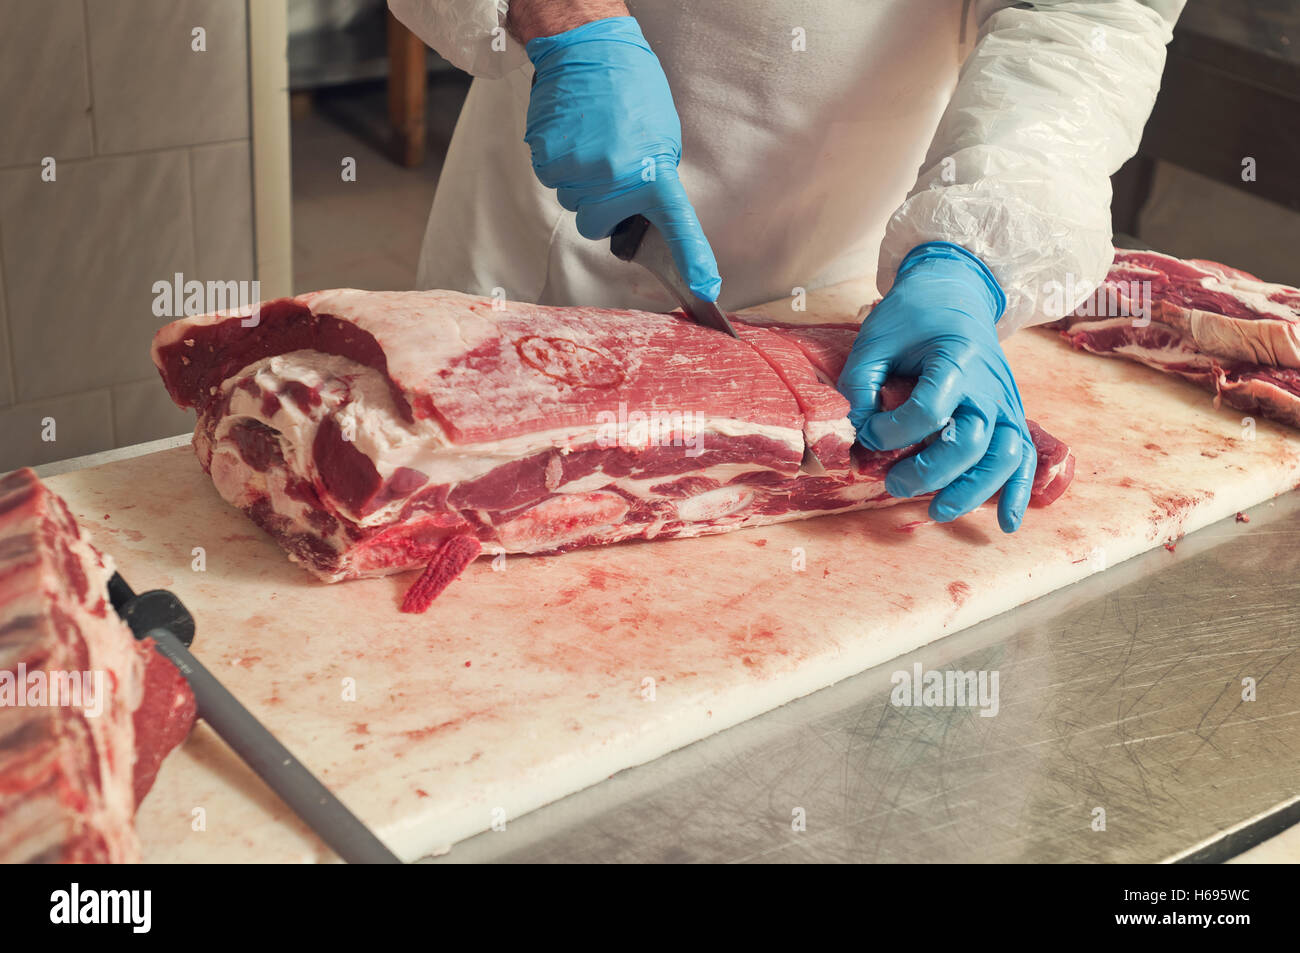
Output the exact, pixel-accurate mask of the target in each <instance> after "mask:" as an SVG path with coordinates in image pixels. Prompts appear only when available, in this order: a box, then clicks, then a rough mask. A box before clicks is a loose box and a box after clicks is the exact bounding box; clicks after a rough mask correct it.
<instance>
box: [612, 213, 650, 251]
mask: <svg viewBox="0 0 1300 953" xmlns="http://www.w3.org/2000/svg"><path fill="white" fill-rule="evenodd" d="M649 227H650V219H648V218H646V217H645V216H644V215H633V216H630V217H629V218H625V219H623V221H621V222H619V223H618V224H617V225H615V226H614V231H612V232H610V234H609V250H610V251H611V252H612V253H613V255H614V257H615V258H619V259H621V260H623V261H631V260H632V258H633V257H634V256H635V255H636V251H637V249H638V248H640V247H641V239H643V238H645V233H646V229H648V228H649Z"/></svg>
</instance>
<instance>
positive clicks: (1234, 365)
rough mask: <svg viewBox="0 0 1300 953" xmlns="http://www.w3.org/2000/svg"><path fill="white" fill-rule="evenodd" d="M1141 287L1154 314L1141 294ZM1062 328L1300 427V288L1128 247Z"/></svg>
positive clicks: (1081, 340) (1083, 346) (1093, 345)
mask: <svg viewBox="0 0 1300 953" xmlns="http://www.w3.org/2000/svg"><path fill="white" fill-rule="evenodd" d="M1139 293H1141V294H1142V295H1143V297H1144V298H1145V299H1146V301H1147V302H1148V303H1149V312H1150V313H1149V314H1148V313H1145V312H1146V308H1145V307H1139V306H1137V305H1136V304H1135V302H1134V298H1135V297H1136V296H1137V295H1138V294H1139ZM1095 302H1106V306H1105V307H1097V306H1096V304H1095ZM1052 327H1055V328H1057V329H1059V330H1060V332H1061V334H1062V336H1063V337H1064V338H1065V339H1066V340H1067V341H1069V342H1070V344H1071V345H1072V346H1074V347H1075V348H1078V349H1079V350H1085V351H1089V352H1091V353H1093V354H1100V355H1105V356H1113V357H1122V358H1126V359H1127V360H1130V361H1136V362H1138V363H1141V364H1145V365H1147V366H1148V367H1152V368H1154V369H1156V370H1159V371H1163V372H1164V373H1166V374H1173V375H1176V376H1179V377H1182V378H1184V379H1186V380H1189V381H1191V382H1193V383H1195V384H1197V385H1198V386H1200V387H1202V388H1204V389H1205V390H1208V391H1211V392H1213V393H1214V395H1215V403H1216V405H1217V404H1218V403H1219V402H1223V403H1226V404H1227V405H1228V406H1230V407H1233V408H1235V409H1237V410H1240V411H1243V412H1245V413H1250V414H1255V413H1258V414H1262V415H1264V416H1265V417H1269V418H1272V419H1274V420H1278V421H1281V422H1282V423H1286V424H1290V425H1291V426H1293V427H1300V290H1297V289H1295V288H1291V287H1288V286H1286V285H1278V284H1270V283H1268V282H1263V281H1260V280H1259V279H1258V278H1256V277H1255V276H1253V275H1251V274H1249V273H1248V272H1244V271H1241V270H1240V269H1236V268H1230V267H1228V266H1227V265H1220V264H1218V263H1216V262H1208V261H1201V260H1192V261H1181V260H1179V259H1177V258H1171V257H1170V256H1168V255H1160V254H1157V253H1155V252H1138V251H1126V250H1122V249H1119V250H1117V251H1116V253H1115V261H1114V264H1113V265H1112V266H1111V269H1110V272H1109V273H1108V274H1107V276H1106V280H1105V282H1104V283H1103V285H1102V288H1101V290H1100V292H1099V293H1098V294H1097V295H1095V296H1094V297H1093V298H1090V299H1088V300H1087V301H1085V306H1084V307H1081V308H1079V309H1077V310H1076V311H1075V313H1074V314H1072V315H1070V316H1069V317H1067V318H1065V319H1064V320H1062V321H1058V322H1056V323H1055V324H1053V325H1052Z"/></svg>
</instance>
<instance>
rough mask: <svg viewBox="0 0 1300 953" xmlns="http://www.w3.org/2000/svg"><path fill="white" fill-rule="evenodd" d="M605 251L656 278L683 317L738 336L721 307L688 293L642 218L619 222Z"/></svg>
mask: <svg viewBox="0 0 1300 953" xmlns="http://www.w3.org/2000/svg"><path fill="white" fill-rule="evenodd" d="M609 250H610V251H611V252H613V253H614V257H615V258H618V259H621V260H622V261H630V262H635V263H636V264H638V265H640V266H641V267H642V268H644V269H645V270H646V271H648V272H650V274H652V275H654V276H655V277H656V278H658V279H659V283H660V284H662V285H663V286H664V287H665V288H667V289H668V292H669V294H671V295H672V296H673V298H675V299H676V301H677V303H678V304H679V305H681V308H682V311H684V312H685V313H686V316H687V317H688V318H690V319H691V320H692V321H694V322H695V323H696V324H702V325H704V326H705V327H706V328H713V329H714V330H716V331H721V332H722V333H723V334H730V335H731V336H732V337H733V338H735V337H740V335H738V334H737V333H736V329H735V328H733V327H732V326H731V322H730V321H728V320H727V316H726V315H725V314H723V313H722V309H721V308H719V307H718V306H717V305H716V304H715V303H714V302H712V301H705V300H704V299H703V298H700V297H698V296H697V295H696V294H695V292H694V291H692V290H691V286H690V285H688V284H687V283H686V281H685V279H683V278H682V275H681V272H679V271H678V270H677V263H676V262H674V261H673V253H672V251H671V250H670V249H669V248H668V243H667V242H666V241H664V237H663V235H661V234H660V233H659V229H657V228H655V227H654V226H653V225H651V224H650V220H649V219H648V218H646V217H645V216H644V215H633V216H632V217H631V218H625V219H623V221H621V222H619V223H618V226H617V227H616V228H615V229H614V232H613V234H611V235H610V236H609Z"/></svg>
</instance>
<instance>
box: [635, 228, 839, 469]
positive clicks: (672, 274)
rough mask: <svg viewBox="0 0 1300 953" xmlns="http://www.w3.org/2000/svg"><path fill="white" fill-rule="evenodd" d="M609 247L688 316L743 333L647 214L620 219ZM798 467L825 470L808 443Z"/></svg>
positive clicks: (696, 321)
mask: <svg viewBox="0 0 1300 953" xmlns="http://www.w3.org/2000/svg"><path fill="white" fill-rule="evenodd" d="M609 250H610V251H611V252H613V253H614V257H615V258H618V259H620V260H621V261H630V262H635V263H636V264H638V265H640V266H641V267H642V268H644V269H645V270H646V271H648V272H650V274H652V275H654V276H655V277H656V278H658V279H659V283H660V284H662V285H663V286H664V287H665V288H667V289H668V293H669V294H671V295H672V296H673V297H674V298H676V299H677V303H678V304H679V305H681V308H682V311H683V312H685V314H686V316H687V317H688V318H690V319H691V320H692V321H694V322H695V323H696V324H702V325H703V326H704V327H706V328H713V329H714V330H716V331H721V332H722V333H723V334H730V335H731V336H732V337H733V338H739V337H740V335H739V334H737V333H736V329H735V328H733V327H732V326H731V322H730V321H728V320H727V316H726V315H725V314H723V313H722V309H721V308H719V307H718V306H717V304H715V303H714V302H712V301H705V300H704V299H703V298H701V297H698V296H697V295H696V294H695V292H694V291H692V290H691V287H690V285H688V284H687V283H686V281H685V279H683V278H682V274H681V272H680V271H678V270H677V263H676V262H675V261H673V253H672V251H671V249H669V247H668V243H667V242H666V241H664V237H663V235H661V234H660V233H659V229H657V228H655V227H654V225H652V224H651V222H650V220H649V219H648V218H646V217H645V216H644V215H633V216H632V217H631V218H625V219H623V221H621V222H619V223H618V226H617V227H616V228H615V229H614V231H613V233H612V234H611V235H610V236H609ZM799 469H800V470H802V471H803V472H804V473H807V474H809V475H810V476H821V475H823V474H824V473H825V472H826V468H825V467H824V466H822V463H821V461H820V460H818V459H817V456H816V454H814V453H813V452H812V448H811V447H807V446H805V447H804V451H803V462H802V463H800V464H799Z"/></svg>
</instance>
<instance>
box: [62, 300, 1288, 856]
mask: <svg viewBox="0 0 1300 953" xmlns="http://www.w3.org/2000/svg"><path fill="white" fill-rule="evenodd" d="M873 297H874V289H873V288H872V286H871V284H870V283H869V282H852V283H846V284H845V285H840V286H837V287H835V288H833V289H828V290H827V292H824V293H820V294H815V295H812V296H810V301H809V311H808V312H807V313H806V314H803V315H797V316H791V317H792V318H799V319H806V320H808V321H810V322H817V321H834V320H843V319H845V318H848V317H850V316H852V315H853V314H854V313H855V312H856V310H857V308H858V306H859V305H860V304H861V303H862V302H864V301H869V300H871V299H872V298H873ZM787 309H788V306H787V305H785V304H779V305H777V306H775V307H769V308H767V309H765V310H766V311H767V312H768V313H769V314H771V315H772V316H773V317H783V318H785V317H786V314H787V313H788V311H787ZM783 312H785V313H783ZM1007 349H1008V353H1009V355H1010V357H1011V361H1012V364H1013V366H1014V368H1015V370H1016V373H1017V378H1018V380H1019V381H1020V385H1021V390H1022V393H1023V394H1024V398H1025V403H1026V406H1027V407H1028V408H1029V409H1030V412H1031V413H1032V414H1033V415H1034V416H1035V417H1036V418H1037V419H1039V420H1040V421H1041V422H1042V424H1043V426H1044V427H1046V428H1047V429H1049V430H1050V431H1051V432H1052V433H1054V434H1056V435H1058V436H1059V437H1061V438H1062V439H1064V440H1067V441H1068V442H1069V443H1070V444H1071V446H1072V447H1073V449H1074V451H1075V453H1076V455H1077V457H1078V461H1079V465H1078V471H1077V473H1076V477H1075V481H1074V483H1073V484H1072V485H1071V487H1070V490H1069V492H1068V493H1066V494H1065V495H1064V496H1063V497H1061V498H1060V499H1059V500H1058V501H1056V503H1054V504H1053V505H1052V506H1051V507H1049V508H1047V509H1041V510H1030V512H1029V514H1028V516H1027V518H1026V521H1025V525H1024V526H1023V527H1022V528H1021V530H1020V531H1019V532H1018V533H1016V534H1015V535H1014V536H1004V535H1003V534H1002V533H1000V532H999V531H998V529H997V526H996V522H995V519H994V515H993V514H992V513H991V512H990V511H989V510H988V509H987V508H985V509H983V510H981V511H980V512H979V513H978V514H976V515H974V516H973V517H969V518H966V519H963V520H961V521H959V522H957V523H955V524H952V525H947V526H941V525H935V524H929V523H926V522H924V520H925V511H924V506H923V505H921V504H914V503H912V504H903V505H900V506H897V507H895V508H893V509H890V510H882V511H868V512H861V513H851V514H844V515H836V516H829V517H823V518H820V519H814V520H808V521H804V522H798V523H790V524H784V525H780V526H772V527H764V528H758V529H753V530H746V531H742V532H738V533H732V534H728V535H724V536H714V537H707V538H701V539H691V540H669V541H660V542H653V543H630V544H621V545H616V546H609V547H602V548H598V549H589V550H583V551H577V552H573V553H569V554H567V555H564V556H558V557H507V558H506V560H505V562H504V565H503V566H502V568H499V569H497V570H494V567H493V563H492V562H490V561H489V560H486V559H484V560H480V561H479V562H478V563H476V564H474V565H473V566H471V567H470V569H469V570H468V571H467V573H466V574H465V577H464V578H463V579H462V580H461V582H460V584H458V585H457V586H453V587H452V588H451V589H449V590H448V591H447V592H446V593H444V594H443V595H442V596H441V597H440V598H439V599H438V601H437V602H436V603H435V604H434V606H433V607H432V608H431V609H430V610H429V612H428V613H427V614H426V615H423V616H410V615H404V614H402V613H400V612H399V611H398V606H399V605H400V602H401V599H402V595H403V593H404V591H405V590H406V588H407V587H408V586H409V585H410V583H411V582H412V581H413V580H414V578H415V574H414V573H411V574H404V575H400V576H392V577H388V578H381V579H369V580H360V581H356V582H348V583H344V584H341V585H338V586H322V585H321V584H320V583H319V582H317V581H316V580H314V579H313V578H311V577H310V576H309V575H307V574H306V573H304V572H303V571H302V570H301V569H300V568H298V567H296V566H293V565H291V564H289V563H288V562H286V561H285V559H284V557H283V555H282V553H281V552H280V550H279V548H278V547H277V546H276V545H275V544H274V543H272V542H271V541H270V540H269V539H267V538H266V537H265V536H263V535H262V534H261V533H260V532H258V531H257V530H256V529H255V528H253V527H252V526H250V525H249V524H248V522H247V520H246V519H245V517H244V516H243V515H242V514H240V513H239V512H237V511H236V510H234V509H232V508H230V507H229V506H228V505H227V504H226V503H224V502H223V501H222V500H221V499H220V498H218V497H217V496H216V494H214V493H213V492H212V486H211V482H210V481H209V479H208V477H207V476H206V475H205V474H203V472H202V471H201V470H200V469H199V467H198V466H197V465H196V464H195V462H194V456H193V452H192V451H191V449H190V448H188V447H182V448H179V449H176V450H172V451H167V452H164V453H158V454H153V455H151V456H148V457H141V458H137V459H133V460H127V461H123V462H120V463H115V464H110V465H108V466H103V467H99V468H96V469H93V470H85V471H79V472H74V473H69V474H66V475H64V476H61V477H57V478H54V479H52V480H51V481H50V482H51V483H52V484H53V485H54V486H55V488H56V489H58V491H59V492H60V493H62V494H63V495H64V496H65V497H66V498H67V499H68V501H69V503H70V504H71V506H72V507H73V509H74V511H76V513H77V514H78V516H79V517H81V518H82V519H83V520H84V521H85V522H86V523H87V524H88V525H89V526H90V527H91V529H92V530H93V532H94V533H95V534H96V536H97V538H99V539H101V540H102V541H103V543H104V545H105V546H106V547H107V548H111V549H112V551H113V552H114V554H115V555H116V557H117V561H118V563H119V565H120V566H121V568H122V572H123V574H124V575H126V576H127V578H129V579H131V580H132V581H133V582H134V583H135V584H136V585H137V586H146V585H148V586H160V587H171V588H173V589H174V590H175V591H176V592H178V593H179V594H180V595H181V597H182V598H183V599H184V600H185V602H186V604H187V605H188V606H189V607H190V608H191V609H192V610H193V612H194V614H195V617H196V619H197V620H198V626H199V628H198V636H197V639H196V641H195V651H196V653H197V654H198V655H199V657H200V658H201V659H203V660H204V661H205V662H207V663H208V664H209V665H210V666H211V667H212V668H213V669H214V671H216V672H217V673H218V675H219V676H220V677H221V678H222V679H223V681H225V683H226V684H227V685H228V686H229V687H230V688H231V689H232V690H233V691H234V692H235V693H236V694H237V695H238V696H239V697H240V698H241V699H242V700H244V702H245V703H246V704H248V706H249V707H250V708H251V709H252V710H253V711H254V713H256V714H257V715H258V716H259V717H260V718H262V719H263V720H264V721H265V722H266V723H267V724H268V725H269V726H270V727H271V729H272V730H273V731H275V732H276V733H277V734H279V735H280V737H281V738H282V739H283V740H284V741H285V742H286V743H287V744H288V745H289V747H290V748H291V749H292V750H294V751H295V752H296V753H297V754H298V755H299V756H301V757H302V758H303V760H304V761H305V762H306V763H307V764H308V765H309V766H310V767H312V768H313V769H314V770H316V771H317V772H319V774H320V775H321V777H322V778H323V779H324V780H325V782H326V783H327V784H329V785H330V786H331V787H332V788H333V789H334V790H335V791H336V792H338V794H339V795H340V796H341V797H342V798H343V800H344V801H346V802H347V803H348V804H349V805H350V806H351V807H352V808H353V809H355V810H356V811H357V812H358V813H359V814H360V816H361V817H362V818H363V819H365V820H366V821H367V822H369V823H370V824H372V825H373V826H374V827H375V829H376V830H377V831H378V833H379V834H380V835H381V836H382V837H384V838H385V840H386V841H387V842H388V843H389V844H390V845H391V846H392V847H393V848H394V849H395V850H396V851H397V852H398V853H399V854H401V855H402V856H403V857H405V858H407V859H414V858H416V857H419V856H422V855H425V854H428V853H430V852H431V851H434V850H436V849H438V848H439V847H442V846H445V845H448V844H451V843H453V842H455V841H457V840H460V839H463V838H464V837H466V836H469V835H471V834H474V833H476V832H478V831H482V830H486V829H488V828H489V827H490V826H491V825H492V823H493V821H494V817H496V816H499V815H494V813H493V812H494V810H495V809H497V808H500V809H502V811H503V812H504V817H505V818H506V821H507V831H508V829H509V826H508V822H509V819H511V818H516V817H518V816H520V815H521V814H523V813H525V812H527V811H529V810H532V809H534V808H536V807H539V806H541V805H543V804H545V803H547V802H548V801H551V800H554V799H556V798H558V797H561V796H563V795H565V794H567V793H570V792H572V791H576V790H578V789H580V788H583V787H586V786H588V785H591V784H594V783H596V782H598V781H601V780H603V779H604V778H606V777H608V776H609V775H611V774H613V773H614V772H616V771H618V770H620V769H622V768H625V767H629V766H631V765H634V764H637V763H641V762H644V761H647V760H649V759H652V758H654V757H657V756H659V755H661V754H664V753H666V752H668V751H670V750H673V749H675V748H679V747H682V746H684V745H686V744H689V743H691V742H692V741H695V740H697V739H699V738H701V737H704V736H705V735H708V734H710V733H712V732H715V731H718V730H721V729H723V728H726V727H728V726H730V725H733V724H736V723H738V722H740V721H743V720H745V719H747V718H750V717H752V716H754V715H757V714H759V713H761V712H763V711H767V710H769V709H771V708H774V707H776V706H779V705H781V704H783V703H785V702H786V701H789V700H791V699H793V698H796V697H798V696H800V695H804V694H807V693H809V692H812V691H815V690H817V689H819V688H822V687H824V686H826V685H829V684H831V683H832V682H835V681H837V680H839V679H841V678H845V677H847V676H849V675H852V674H855V673H857V672H859V671H861V670H863V669H865V668H868V667H870V666H872V665H876V664H879V663H881V662H884V661H886V660H888V659H890V658H892V657H895V656H897V655H900V654H902V653H905V652H908V651H911V650H913V649H915V648H917V647H918V646H921V645H923V644H925V643H927V642H930V641H933V640H935V639H937V638H941V637H942V636H944V635H947V634H950V633H952V632H955V631H957V630H959V629H962V628H965V627H966V626H969V625H973V624H975V623H976V622H979V621H982V620H983V619H986V618H989V617H990V616H993V615H995V614H997V613H999V612H1003V611H1006V610H1008V609H1011V608H1013V607H1015V606H1017V605H1019V604H1021V603H1023V602H1026V601H1028V600H1030V599H1033V598H1035V597H1037V596H1039V595H1042V594H1044V593H1046V592H1049V591H1051V590H1053V589H1056V588H1058V587H1060V586H1064V585H1068V584H1069V583H1071V582H1074V581H1076V580H1078V579H1080V578H1082V577H1084V576H1086V575H1089V574H1090V573H1092V572H1095V571H1098V570H1099V569H1100V568H1101V567H1102V565H1103V564H1105V565H1114V564H1116V563H1118V562H1120V561H1121V560H1123V559H1126V558H1128V557H1130V556H1132V555H1135V554H1137V553H1139V552H1143V551H1145V550H1149V549H1152V548H1155V547H1158V546H1160V545H1161V544H1163V543H1165V542H1166V541H1167V540H1169V539H1171V538H1175V537H1177V535H1178V534H1179V533H1182V532H1189V531H1191V530H1194V529H1197V528H1199V527H1201V526H1204V525H1207V524H1208V523H1211V522H1214V521H1216V520H1219V519H1221V518H1223V517H1226V516H1231V515H1232V513H1233V512H1235V511H1236V510H1240V509H1244V508H1245V507H1247V506H1251V505H1254V504H1255V503H1258V502H1260V501H1263V500H1265V499H1269V498H1271V497H1273V496H1276V495H1278V494H1279V493H1282V492H1284V491H1286V490H1289V489H1291V488H1292V487H1293V486H1295V485H1296V483H1297V482H1300V437H1298V436H1297V435H1296V434H1295V433H1294V432H1290V431H1287V430H1285V429H1284V428H1281V427H1278V426H1274V425H1273V424H1271V423H1269V422H1267V421H1259V422H1258V423H1257V425H1256V429H1255V430H1254V431H1253V432H1252V431H1250V430H1248V429H1247V428H1243V426H1242V425H1241V422H1240V415H1239V414H1236V413H1234V412H1232V411H1230V410H1227V409H1224V410H1217V411H1216V410H1215V409H1214V408H1213V407H1211V406H1210V405H1209V401H1208V400H1206V399H1205V395H1204V394H1203V393H1202V392H1201V391H1199V390H1197V389H1196V388H1195V387H1193V386H1191V385H1190V384H1187V383H1185V382H1182V381H1179V380H1174V379H1169V378H1165V377H1163V376H1161V375H1159V374H1157V373H1155V372H1153V371H1151V370H1149V369H1147V368H1144V367H1141V366H1138V365H1134V364H1129V363H1127V362H1123V361H1100V360H1097V359H1096V358H1094V357H1092V356H1090V355H1086V354H1080V353H1077V352H1074V351H1072V350H1071V349H1070V348H1069V347H1068V346H1067V345H1066V344H1065V342H1063V341H1061V340H1059V339H1058V338H1057V337H1056V336H1055V335H1053V334H1048V333H1034V332H1029V333H1022V334H1019V335H1016V337H1015V338H1014V339H1013V340H1011V341H1010V342H1009V343H1008V348H1007ZM1252 436H1253V439H1249V438H1250V437H1252ZM105 514H109V518H108V519H105ZM918 523H919V525H915V524H918ZM195 547H203V556H204V558H205V559H206V565H205V570H204V571H203V572H196V571H194V570H193V569H192V565H193V562H194V560H195V559H196V555H195V553H194V548H195ZM796 549H800V550H802V553H803V557H804V559H805V561H806V563H805V566H804V568H803V570H802V571H795V570H794V569H793V568H792V566H793V564H794V563H795V560H796V558H797V554H796V553H795V552H794V551H795V550H796ZM498 565H501V564H498ZM646 678H651V679H654V696H653V698H654V700H653V701H651V700H648V698H647V697H646V694H647V690H646V687H645V685H646V683H645V682H644V680H645V679H646ZM345 679H351V680H352V681H351V682H349V683H345V681H344V680H345ZM349 684H350V685H354V686H355V692H356V700H355V701H346V700H344V698H343V693H344V692H345V690H346V689H347V686H348V685H349ZM156 787H157V789H158V793H157V794H156V795H154V796H152V797H150V798H149V799H148V800H147V801H146V802H145V804H144V805H143V807H142V809H141V812H140V816H139V823H138V826H139V828H140V830H141V833H142V836H143V840H144V849H145V857H146V859H147V860H154V861H257V860H264V861H299V860H312V859H319V858H328V857H329V856H330V854H329V852H328V851H327V850H326V849H325V848H324V847H322V846H321V845H320V844H319V842H318V841H317V840H316V839H315V838H314V837H313V836H312V835H310V834H309V833H308V832H306V831H305V830H304V829H303V828H302V826H301V825H300V824H298V822H297V821H296V820H295V819H294V818H293V817H292V815H290V813H289V812H288V810H287V809H286V808H285V807H284V806H283V805H282V804H280V803H279V802H278V801H277V800H276V799H275V798H274V796H273V795H271V794H269V793H267V792H266V790H265V789H264V788H263V787H262V786H261V784H260V782H259V781H258V780H257V779H256V778H254V777H252V776H251V775H250V774H249V772H248V771H247V770H246V769H245V768H243V766H242V765H241V764H240V763H239V762H238V761H237V760H236V759H235V758H234V756H233V755H231V754H230V753H229V751H228V750H227V749H225V747H224V746H223V745H222V743H221V742H220V741H219V740H218V739H216V738H215V737H214V736H213V735H212V734H211V732H209V731H208V730H207V729H206V728H205V727H204V726H202V725H200V726H199V727H198V728H197V729H196V730H195V732H194V733H193V734H192V735H191V737H190V739H189V741H188V742H187V743H186V744H185V745H184V746H183V747H182V748H180V749H178V751H177V752H176V753H175V754H173V755H172V756H171V757H170V758H169V759H168V761H167V762H166V763H165V764H164V766H163V769H162V771H161V772H160V774H159V777H158V781H157V785H156ZM199 807H202V808H203V809H204V815H203V816H204V818H205V823H206V830H204V831H195V830H193V829H192V825H193V823H194V815H193V813H192V812H193V810H194V809H195V808H199ZM501 836H507V835H505V834H503V835H501Z"/></svg>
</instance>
